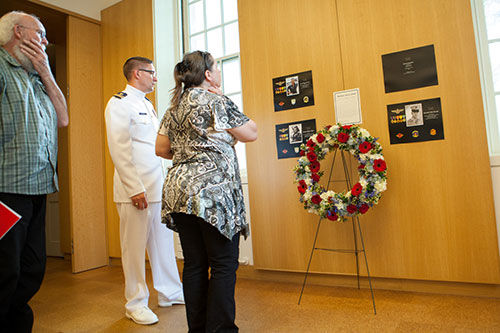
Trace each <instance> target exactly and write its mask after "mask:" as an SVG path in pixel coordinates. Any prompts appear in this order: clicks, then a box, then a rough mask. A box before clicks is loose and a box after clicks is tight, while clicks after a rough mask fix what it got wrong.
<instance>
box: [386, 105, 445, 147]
mask: <svg viewBox="0 0 500 333" xmlns="http://www.w3.org/2000/svg"><path fill="white" fill-rule="evenodd" d="M387 120H388V121H389V135H390V139H391V145H394V144H398V143H412V142H422V141H431V140H444V131H443V115H442V112H441V99H440V98H433V99H426V100H422V101H414V102H407V103H400V104H392V105H387Z"/></svg>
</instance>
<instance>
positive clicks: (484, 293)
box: [109, 258, 500, 298]
mask: <svg viewBox="0 0 500 333" xmlns="http://www.w3.org/2000/svg"><path fill="white" fill-rule="evenodd" d="M109 263H110V265H111V266H121V259H120V258H109ZM146 265H147V266H146V267H148V268H150V267H149V262H146ZM183 265H184V261H183V260H180V259H178V260H177V267H178V269H179V273H182V268H183ZM237 275H238V278H240V279H252V280H260V281H273V282H283V283H294V284H297V285H298V288H299V289H297V290H299V291H300V286H301V285H302V283H303V282H304V277H305V273H301V272H285V271H273V270H264V269H257V268H255V267H254V266H250V265H240V267H239V268H238V272H237ZM371 280H372V287H373V289H374V290H392V291H405V292H417V293H429V294H439V295H456V296H474V297H493V298H500V285H497V284H482V283H465V282H447V281H426V280H410V279H393V278H375V277H373V278H372V279H371ZM307 285H319V286H329V287H346V288H357V287H358V282H357V278H356V276H355V275H335V274H321V273H309V275H308V277H307ZM360 287H361V288H362V289H368V288H369V284H368V278H366V277H360Z"/></svg>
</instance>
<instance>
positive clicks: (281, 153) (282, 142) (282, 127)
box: [276, 119, 316, 159]
mask: <svg viewBox="0 0 500 333" xmlns="http://www.w3.org/2000/svg"><path fill="white" fill-rule="evenodd" d="M314 133H316V119H309V120H302V121H296V122H293V123H286V124H279V125H276V148H277V151H278V159H282V158H292V157H299V156H300V155H299V152H300V145H301V144H302V143H306V141H307V140H309V138H310V137H311V135H313V134H314Z"/></svg>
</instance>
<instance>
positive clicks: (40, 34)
mask: <svg viewBox="0 0 500 333" xmlns="http://www.w3.org/2000/svg"><path fill="white" fill-rule="evenodd" d="M19 26H20V27H21V28H25V29H30V30H35V31H36V33H37V34H38V36H40V39H44V38H46V37H47V33H46V32H45V31H43V30H40V29H36V28H30V27H26V26H24V25H20V24H19Z"/></svg>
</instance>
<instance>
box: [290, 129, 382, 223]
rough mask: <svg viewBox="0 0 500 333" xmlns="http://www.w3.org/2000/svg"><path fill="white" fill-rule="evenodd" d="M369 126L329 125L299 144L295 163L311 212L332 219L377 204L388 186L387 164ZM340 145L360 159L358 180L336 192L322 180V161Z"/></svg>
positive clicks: (343, 218) (303, 197) (302, 195)
mask: <svg viewBox="0 0 500 333" xmlns="http://www.w3.org/2000/svg"><path fill="white" fill-rule="evenodd" d="M377 140H378V138H374V137H372V136H371V135H370V133H368V131H367V130H365V129H363V128H361V127H359V126H356V125H349V126H342V125H340V124H337V125H334V126H326V127H325V128H324V129H322V130H319V131H318V132H317V133H316V134H314V135H312V136H311V137H310V138H309V140H308V141H307V143H306V144H302V145H301V146H300V156H301V157H300V158H299V160H298V163H297V165H296V166H295V167H294V169H293V171H294V172H295V176H296V177H295V183H297V184H298V190H299V193H300V202H302V203H303V204H304V208H305V209H306V210H307V211H308V212H310V213H315V214H318V215H319V216H321V217H322V218H328V219H329V220H331V221H340V222H342V221H346V220H347V219H348V218H349V217H354V216H357V215H359V214H365V213H366V212H367V211H368V210H369V209H370V208H371V207H373V206H374V205H376V204H377V203H378V201H379V200H380V197H381V196H382V192H384V191H385V190H386V188H387V165H386V163H385V160H384V156H383V155H382V146H381V145H380V143H378V142H377ZM335 149H340V150H343V151H348V152H350V153H351V154H352V155H354V157H355V158H356V159H357V160H358V162H359V166H358V174H359V181H358V182H357V183H356V184H354V186H353V187H352V189H351V190H350V191H347V192H345V191H344V192H341V193H336V192H334V191H331V190H326V189H325V188H324V187H323V186H321V185H320V184H319V180H320V178H321V176H323V171H320V169H321V163H320V161H321V160H323V159H324V158H325V156H326V154H327V153H329V152H331V151H333V150H335Z"/></svg>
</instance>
